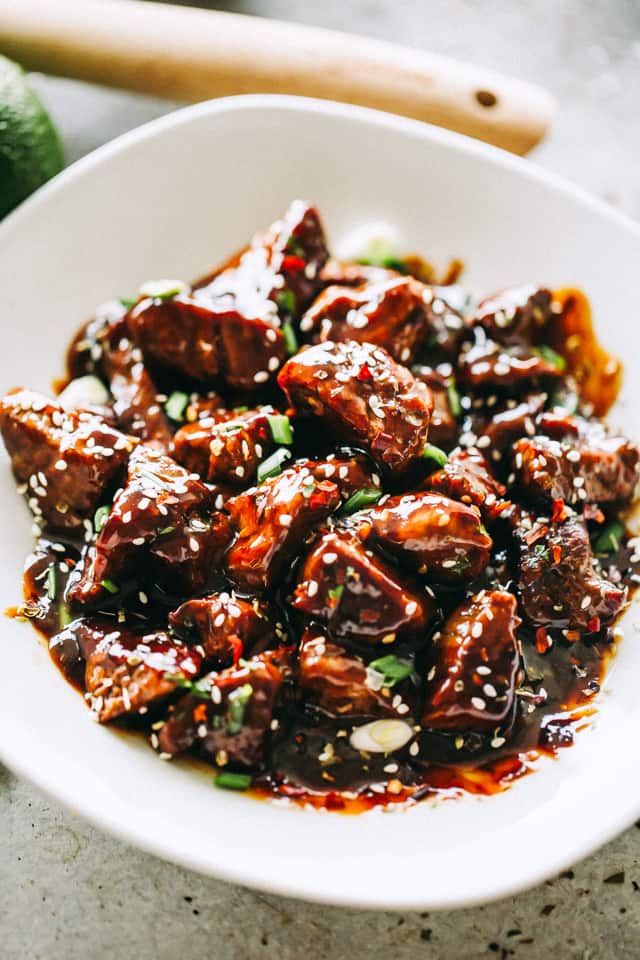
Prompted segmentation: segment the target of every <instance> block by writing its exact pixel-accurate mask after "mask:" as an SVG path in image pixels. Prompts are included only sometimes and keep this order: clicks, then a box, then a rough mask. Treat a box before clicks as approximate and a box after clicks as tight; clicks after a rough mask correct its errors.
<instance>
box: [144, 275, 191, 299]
mask: <svg viewBox="0 0 640 960" xmlns="http://www.w3.org/2000/svg"><path fill="white" fill-rule="evenodd" d="M188 289H189V287H188V286H187V284H186V283H183V282H182V280H150V281H148V282H147V283H143V284H142V286H141V287H140V296H141V297H152V298H153V299H154V300H168V299H170V297H177V296H178V294H179V293H185V292H186V291H187V290H188Z"/></svg>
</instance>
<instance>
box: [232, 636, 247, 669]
mask: <svg viewBox="0 0 640 960" xmlns="http://www.w3.org/2000/svg"><path fill="white" fill-rule="evenodd" d="M229 642H230V643H231V648H232V650H233V665H234V667H235V666H236V665H237V663H238V660H239V659H240V657H241V656H242V654H243V652H244V649H243V646H242V640H241V639H240V637H239V636H238V635H237V634H236V633H232V634H231V636H230V637H229Z"/></svg>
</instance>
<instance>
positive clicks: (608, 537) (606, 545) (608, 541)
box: [595, 520, 625, 553]
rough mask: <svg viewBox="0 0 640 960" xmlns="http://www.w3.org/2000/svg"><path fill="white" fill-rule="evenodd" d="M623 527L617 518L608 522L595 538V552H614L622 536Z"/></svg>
mask: <svg viewBox="0 0 640 960" xmlns="http://www.w3.org/2000/svg"><path fill="white" fill-rule="evenodd" d="M624 533H625V528H624V525H623V524H622V523H620V521H619V520H613V521H612V522H611V523H608V524H607V525H606V526H605V527H604V528H603V529H602V530H601V532H600V534H599V536H598V537H597V539H596V543H595V548H596V553H615V552H616V550H617V549H618V547H619V546H620V541H621V540H622V538H623V537H624Z"/></svg>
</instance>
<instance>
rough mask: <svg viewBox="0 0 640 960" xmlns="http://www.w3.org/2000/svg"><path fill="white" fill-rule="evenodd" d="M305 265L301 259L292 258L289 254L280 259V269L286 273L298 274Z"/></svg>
mask: <svg viewBox="0 0 640 960" xmlns="http://www.w3.org/2000/svg"><path fill="white" fill-rule="evenodd" d="M305 267H306V263H305V262H304V260H303V259H302V257H294V256H291V255H290V254H287V256H285V257H283V258H282V269H283V270H284V271H285V272H286V273H299V272H300V271H301V270H304V268H305Z"/></svg>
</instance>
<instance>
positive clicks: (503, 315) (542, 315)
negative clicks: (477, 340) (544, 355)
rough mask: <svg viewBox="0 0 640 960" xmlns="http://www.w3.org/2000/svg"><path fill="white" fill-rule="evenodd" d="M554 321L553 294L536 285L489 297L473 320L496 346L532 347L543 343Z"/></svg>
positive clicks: (478, 308)
mask: <svg viewBox="0 0 640 960" xmlns="http://www.w3.org/2000/svg"><path fill="white" fill-rule="evenodd" d="M552 319H553V314H552V312H551V291H550V290H545V289H541V288H539V287H536V286H534V285H533V284H526V285H524V286H522V287H510V288H509V289H508V290H501V291H500V292H499V293H496V294H494V295H493V296H491V297H487V298H486V299H485V300H483V301H482V302H481V303H480V304H479V305H478V307H477V309H476V311H475V313H474V314H473V316H472V318H471V323H472V325H473V326H474V327H476V326H477V327H482V329H483V330H484V331H485V332H486V334H487V336H488V337H490V338H491V340H495V341H496V343H504V344H511V345H516V344H525V345H533V344H536V343H541V342H543V341H544V334H545V328H546V327H547V326H548V324H549V322H550V321H551V320H552Z"/></svg>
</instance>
